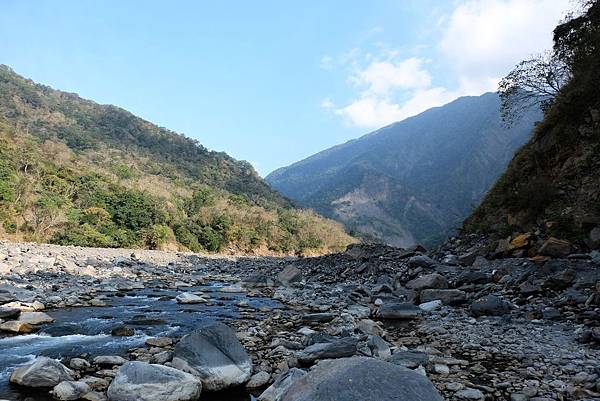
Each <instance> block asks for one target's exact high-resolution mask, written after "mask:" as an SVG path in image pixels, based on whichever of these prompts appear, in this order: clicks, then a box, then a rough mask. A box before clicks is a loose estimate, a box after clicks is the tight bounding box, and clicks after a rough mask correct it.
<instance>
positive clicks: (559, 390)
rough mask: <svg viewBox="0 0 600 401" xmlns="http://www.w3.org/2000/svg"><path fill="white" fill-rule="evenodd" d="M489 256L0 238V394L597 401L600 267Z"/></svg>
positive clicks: (452, 250)
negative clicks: (248, 250) (288, 253)
mask: <svg viewBox="0 0 600 401" xmlns="http://www.w3.org/2000/svg"><path fill="white" fill-rule="evenodd" d="M482 249H483V248H481V249H478V248H477V246H473V245H470V246H469V247H467V246H466V244H464V243H461V242H460V241H459V240H456V241H455V242H454V243H452V242H449V243H448V244H447V245H446V246H445V247H442V248H440V249H437V250H436V251H433V252H426V251H425V250H424V249H420V248H416V249H413V250H402V249H396V248H390V247H385V246H375V245H355V246H352V247H350V248H349V249H348V250H347V251H346V252H344V253H341V254H335V255H327V256H322V257H316V258H259V257H209V256H201V255H197V254H186V253H169V252H158V251H138V250H135V251H132V250H114V249H90V248H71V247H58V246H51V245H38V244H14V243H8V242H0V320H1V322H0V329H1V332H0V399H1V398H4V399H10V400H25V399H29V400H49V399H53V398H54V399H59V400H78V399H84V400H106V399H110V400H114V401H120V400H124V401H125V400H138V399H139V400H148V401H149V400H195V399H202V400H205V399H206V400H223V401H224V400H251V399H255V398H256V399H258V400H260V401H275V400H278V401H295V400H307V401H308V400H312V401H318V400H332V399H335V400H356V399H361V400H423V401H429V400H432V401H433V400H441V399H447V400H511V401H521V400H531V401H543V400H575V399H588V400H592V399H600V377H599V375H600V364H599V360H600V347H599V344H600V254H598V253H594V252H592V253H585V254H571V255H556V256H559V257H554V258H553V257H546V258H532V259H529V258H524V257H514V256H515V255H510V256H511V257H499V255H490V254H488V253H486V252H484V251H483V250H482ZM519 256H524V255H519Z"/></svg>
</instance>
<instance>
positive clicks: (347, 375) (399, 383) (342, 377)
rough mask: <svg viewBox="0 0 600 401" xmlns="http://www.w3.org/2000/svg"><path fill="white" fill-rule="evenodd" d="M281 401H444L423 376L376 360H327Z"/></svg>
mask: <svg viewBox="0 0 600 401" xmlns="http://www.w3.org/2000/svg"><path fill="white" fill-rule="evenodd" d="M279 400H280V401H331V400H335V401H355V400H361V401H381V400H386V401H405V400H410V401H442V400H443V399H442V397H441V396H440V395H439V393H438V392H437V390H436V389H435V387H434V386H433V384H432V383H431V382H430V381H429V380H428V379H427V378H426V377H424V376H422V375H420V374H419V373H416V372H413V371H412V370H410V369H406V368H403V367H401V366H397V365H394V364H391V363H388V362H384V361H381V360H378V359H374V358H364V357H354V358H343V359H336V360H329V361H323V362H321V363H320V364H319V365H317V366H316V367H315V368H313V369H312V370H311V371H310V372H308V373H307V374H306V375H304V376H302V377H300V378H298V379H297V380H295V381H294V382H292V384H291V385H290V387H289V388H288V389H287V390H286V391H285V392H284V393H283V394H282V396H281V397H280V398H279Z"/></svg>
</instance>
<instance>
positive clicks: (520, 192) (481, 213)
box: [464, 1, 600, 249]
mask: <svg viewBox="0 0 600 401" xmlns="http://www.w3.org/2000/svg"><path fill="white" fill-rule="evenodd" d="M586 4H587V5H588V7H589V8H588V9H587V10H586V12H585V13H583V14H582V15H575V16H573V17H572V18H570V19H567V21H565V22H564V23H562V24H561V25H559V26H558V27H557V28H556V29H555V30H554V56H555V57H556V58H558V59H559V60H560V61H561V62H563V63H565V65H566V66H567V68H568V69H569V70H570V71H571V72H572V78H571V79H570V81H569V82H568V84H567V85H565V86H564V87H562V89H561V90H560V92H559V93H558V95H557V96H556V98H555V101H554V103H553V104H552V106H551V107H550V108H549V109H548V110H547V111H546V113H545V116H544V119H543V121H542V122H541V123H540V124H539V125H538V126H537V127H536V129H535V130H534V133H533V136H532V138H531V139H530V140H529V142H527V144H525V146H523V147H522V148H521V149H520V150H519V151H518V152H517V154H516V155H515V157H514V158H513V160H512V161H511V162H510V165H509V166H508V168H507V170H506V172H505V173H504V174H503V175H502V177H501V178H500V179H499V180H498V182H497V183H496V184H495V185H494V187H493V188H492V189H491V191H490V192H489V194H488V195H487V196H486V197H485V199H484V200H483V202H482V203H481V205H480V206H479V207H478V208H477V209H476V210H475V212H474V213H473V214H472V215H471V216H470V217H469V218H468V219H467V220H466V222H465V224H464V229H465V231H466V232H481V233H486V234H496V235H497V236H499V237H501V238H506V237H507V236H509V235H511V234H514V233H519V232H520V233H527V232H529V233H537V234H538V236H541V237H544V236H552V237H555V238H559V239H565V240H569V241H571V242H575V243H577V244H578V245H579V246H580V247H581V248H583V249H585V248H600V90H599V88H600V49H599V47H600V46H599V44H600V2H598V1H593V2H588V3H586Z"/></svg>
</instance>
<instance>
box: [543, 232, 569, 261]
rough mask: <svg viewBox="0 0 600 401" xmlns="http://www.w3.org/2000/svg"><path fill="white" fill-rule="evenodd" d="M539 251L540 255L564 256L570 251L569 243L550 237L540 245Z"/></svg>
mask: <svg viewBox="0 0 600 401" xmlns="http://www.w3.org/2000/svg"><path fill="white" fill-rule="evenodd" d="M539 253H540V255H545V256H551V257H553V258H564V257H566V256H568V255H569V254H570V253H571V243H570V242H569V241H565V240H561V239H557V238H553V237H550V238H548V239H547V240H546V242H544V244H543V245H542V246H541V248H540V251H539Z"/></svg>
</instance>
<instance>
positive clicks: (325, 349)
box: [298, 337, 358, 365]
mask: <svg viewBox="0 0 600 401" xmlns="http://www.w3.org/2000/svg"><path fill="white" fill-rule="evenodd" d="M357 343H358V340H357V339H356V338H353V337H346V338H342V339H339V340H336V341H333V342H327V343H318V344H313V345H311V346H308V347H306V348H305V349H304V350H302V351H300V352H299V353H298V362H300V363H301V364H304V365H310V364H312V363H314V362H315V361H316V360H317V359H332V358H343V357H347V356H352V355H354V354H356V345H357Z"/></svg>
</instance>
